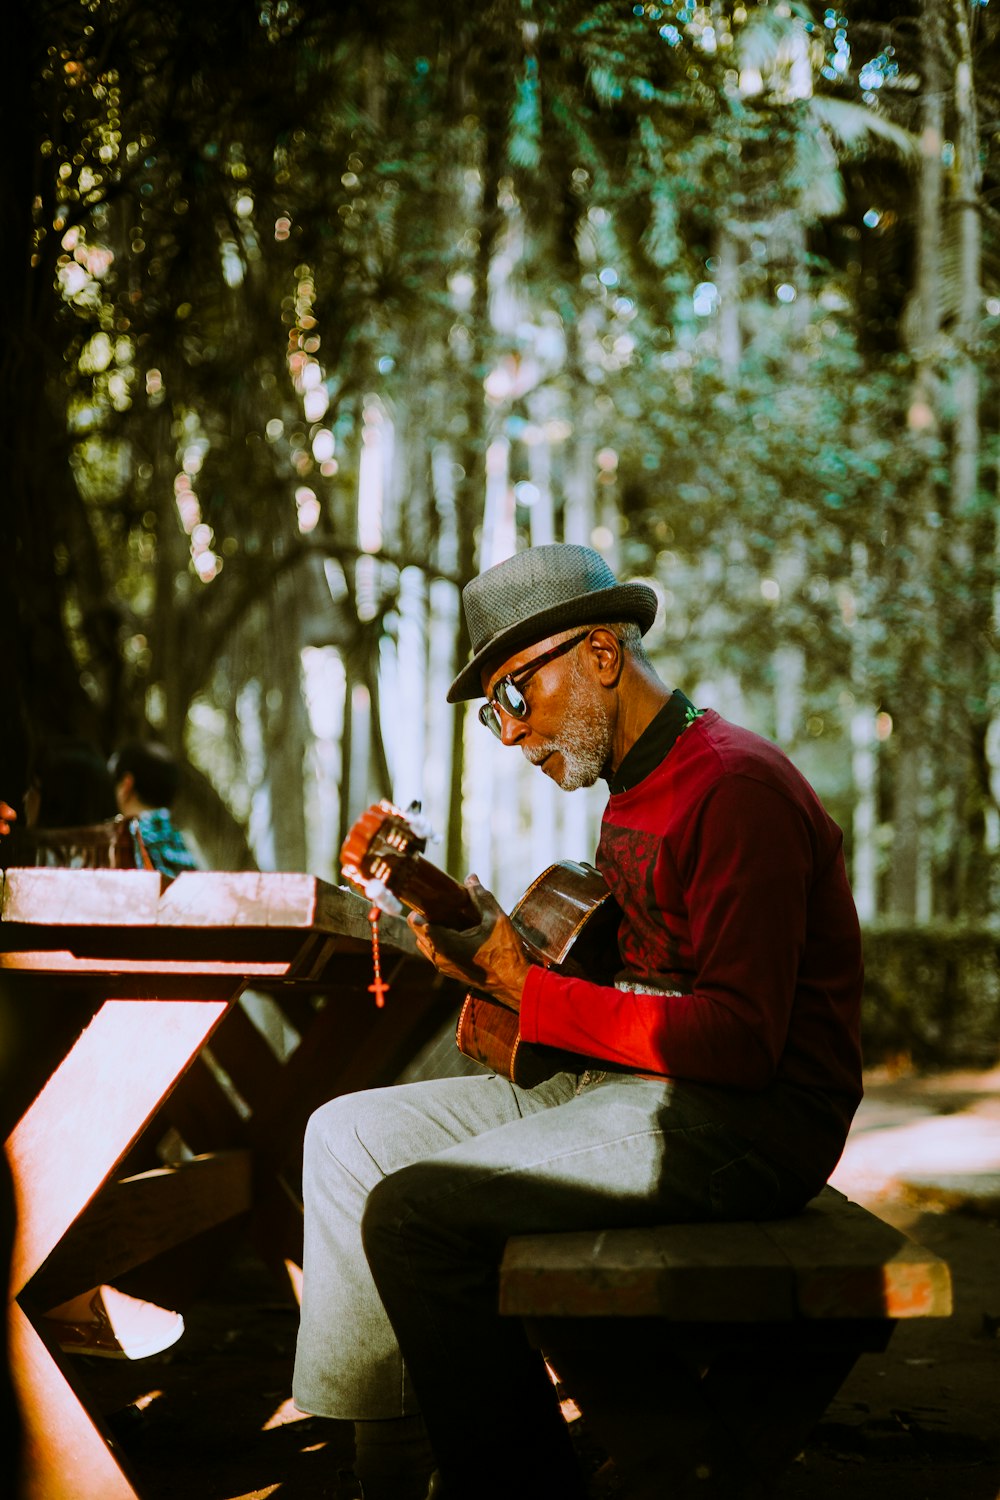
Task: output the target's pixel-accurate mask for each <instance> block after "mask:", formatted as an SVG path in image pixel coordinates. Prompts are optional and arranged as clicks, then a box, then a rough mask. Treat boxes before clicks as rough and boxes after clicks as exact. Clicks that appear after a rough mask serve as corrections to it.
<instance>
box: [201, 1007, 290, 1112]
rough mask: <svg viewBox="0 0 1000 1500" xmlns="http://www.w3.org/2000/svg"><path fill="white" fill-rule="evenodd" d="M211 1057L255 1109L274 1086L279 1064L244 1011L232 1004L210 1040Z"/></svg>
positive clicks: (277, 1077)
mask: <svg viewBox="0 0 1000 1500" xmlns="http://www.w3.org/2000/svg"><path fill="white" fill-rule="evenodd" d="M212 1056H213V1057H214V1058H215V1059H216V1061H217V1062H218V1063H219V1065H220V1066H221V1067H223V1068H224V1069H225V1070H226V1072H227V1073H228V1074H229V1076H230V1078H231V1079H232V1080H233V1083H234V1085H235V1086H236V1090H237V1092H238V1093H239V1094H240V1096H241V1098H243V1099H245V1100H246V1102H247V1103H248V1104H249V1105H250V1107H251V1109H254V1110H256V1109H257V1108H258V1107H259V1106H260V1105H261V1104H263V1103H264V1101H265V1100H266V1099H267V1098H268V1097H269V1096H270V1094H271V1093H272V1092H273V1090H274V1089H275V1088H276V1087H277V1084H278V1080H279V1078H280V1077H281V1067H282V1065H281V1063H280V1062H279V1061H278V1059H277V1058H276V1057H275V1055H274V1053H273V1052H272V1051H271V1048H270V1047H269V1046H268V1044H267V1042H266V1041H265V1039H264V1037H263V1036H262V1035H261V1033H260V1032H259V1031H258V1029H257V1027H256V1026H255V1025H254V1023H253V1022H252V1021H251V1019H250V1017H249V1016H248V1015H247V1013H246V1011H245V1010H243V1009H241V1007H240V1006H239V1005H234V1006H233V1008H232V1010H231V1011H230V1012H229V1014H228V1016H227V1017H226V1019H225V1020H224V1021H223V1022H222V1024H221V1025H220V1026H219V1027H218V1028H217V1029H216V1032H215V1035H214V1036H213V1037H212Z"/></svg>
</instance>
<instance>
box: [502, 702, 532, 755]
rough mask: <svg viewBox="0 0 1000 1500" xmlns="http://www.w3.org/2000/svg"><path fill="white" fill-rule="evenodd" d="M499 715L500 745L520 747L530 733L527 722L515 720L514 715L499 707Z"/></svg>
mask: <svg viewBox="0 0 1000 1500" xmlns="http://www.w3.org/2000/svg"><path fill="white" fill-rule="evenodd" d="M496 711H497V715H498V716H499V719H500V743H501V745H519V744H520V743H521V741H522V740H523V739H525V738H526V737H527V735H528V734H529V733H530V730H529V728H528V724H527V721H526V720H524V719H515V718H514V715H513V714H509V713H507V711H506V709H503V708H501V707H500V706H499V704H498V705H497V710H496Z"/></svg>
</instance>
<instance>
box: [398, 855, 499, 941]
mask: <svg viewBox="0 0 1000 1500" xmlns="http://www.w3.org/2000/svg"><path fill="white" fill-rule="evenodd" d="M387 858H388V859H389V860H390V861H391V863H392V865H393V871H392V877H391V879H390V880H389V881H388V882H387V884H388V885H389V886H390V887H391V889H392V890H393V891H394V892H395V894H396V895H397V896H398V897H399V898H400V900H401V901H405V902H406V904H407V906H410V907H412V908H413V910H414V911H417V912H419V913H420V915H421V916H422V917H426V918H427V920H428V922H435V923H437V924H438V926H440V927H450V928H451V929H452V930H453V931H454V932H462V931H464V930H465V929H466V928H467V927H475V926H476V924H477V923H478V921H479V913H478V911H477V910H476V907H475V903H474V902H473V900H472V897H471V896H470V895H469V893H468V891H467V890H466V888H465V886H464V885H459V883H458V881H457V880H452V878H451V876H450V875H446V874H445V872H444V870H439V869H438V867H437V865H434V864H431V862H430V860H429V859H424V857H423V855H422V854H409V855H407V856H406V858H405V859H399V860H398V862H397V861H396V860H395V859H393V857H392V856H391V855H390V856H387Z"/></svg>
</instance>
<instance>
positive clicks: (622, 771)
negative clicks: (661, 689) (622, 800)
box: [607, 688, 705, 796]
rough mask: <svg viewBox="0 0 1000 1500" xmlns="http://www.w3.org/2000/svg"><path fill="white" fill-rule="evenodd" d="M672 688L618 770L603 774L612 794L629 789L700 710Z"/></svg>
mask: <svg viewBox="0 0 1000 1500" xmlns="http://www.w3.org/2000/svg"><path fill="white" fill-rule="evenodd" d="M704 711H705V710H704V709H702V708H695V706H694V704H693V703H692V702H691V701H690V700H689V699H687V698H685V696H684V694H683V693H682V692H681V690H680V688H675V689H674V691H673V693H671V695H670V697H669V698H668V699H667V702H666V703H665V704H664V705H663V707H662V708H661V709H660V711H659V713H658V714H657V715H656V717H655V718H654V719H653V720H652V722H651V723H650V724H649V725H647V727H646V728H645V729H644V730H643V731H642V734H640V736H639V738H638V739H637V740H636V742H635V744H634V745H633V746H632V748H631V750H630V751H629V752H628V754H627V755H626V756H625V759H624V760H623V761H622V763H621V765H620V766H619V767H618V770H617V771H615V772H614V773H613V775H611V776H609V777H608V778H607V782H608V789H609V791H610V792H611V794H612V796H614V794H615V793H616V792H630V791H631V790H632V788H633V787H634V786H638V785H639V782H640V781H643V780H645V778H646V777H647V776H648V775H649V773H650V771H655V770H656V767H657V766H658V765H659V764H660V762H661V761H662V760H665V759H666V757H667V756H668V755H669V754H670V751H671V750H672V749H673V748H674V745H675V744H676V743H677V741H678V740H679V739H680V737H681V735H682V734H683V733H684V731H685V729H686V728H687V727H688V725H689V724H693V723H694V721H695V719H697V718H699V717H700V716H701V714H703V713H704Z"/></svg>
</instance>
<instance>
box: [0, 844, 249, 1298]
mask: <svg viewBox="0 0 1000 1500" xmlns="http://www.w3.org/2000/svg"><path fill="white" fill-rule="evenodd" d="M90 873H102V872H90ZM227 1004H228V1002H226V1001H220V1000H212V1001H198V1000H170V1001H162V1002H158V1001H155V1000H140V1001H129V1000H113V1001H109V1002H108V1003H107V1004H105V1005H103V1006H102V1007H101V1009H100V1010H99V1011H98V1012H97V1014H96V1015H95V1017H94V1019H93V1020H92V1021H91V1022H90V1025H89V1026H87V1028H86V1029H85V1030H84V1031H83V1032H82V1034H81V1036H80V1038H79V1040H78V1041H77V1043H76V1045H75V1047H74V1048H73V1050H72V1052H71V1053H70V1054H69V1055H68V1057H66V1058H64V1059H63V1061H62V1063H61V1064H60V1066H59V1067H58V1068H57V1069H56V1071H55V1072H54V1073H53V1075H52V1077H51V1078H50V1079H49V1080H48V1082H47V1083H46V1085H45V1087H44V1088H43V1089H42V1091H41V1093H40V1094H39V1095H38V1097H37V1098H36V1099H35V1100H34V1101H33V1103H32V1104H31V1106H30V1107H29V1109H28V1110H27V1111H26V1113H25V1114H24V1115H23V1116H22V1118H21V1120H20V1121H19V1122H18V1124H17V1125H16V1126H15V1128H14V1130H13V1131H12V1132H11V1134H10V1136H9V1137H8V1140H7V1146H6V1151H7V1158H8V1161H9V1163H10V1168H11V1172H12V1175H13V1178H14V1186H15V1194H16V1198H17V1214H18V1219H17V1240H16V1244H15V1247H14V1256H13V1264H12V1267H11V1286H12V1290H13V1292H15V1293H16V1292H19V1291H20V1290H21V1288H22V1287H23V1286H24V1284H25V1282H26V1281H28V1280H29V1278H30V1277H31V1276H33V1275H34V1273H35V1271H36V1270H37V1269H38V1267H39V1266H40V1265H41V1263H42V1262H43V1261H44V1260H45V1259H46V1258H47V1256H48V1255H49V1254H50V1253H51V1252H52V1250H53V1249H54V1248H55V1246H56V1245H57V1244H58V1243H59V1240H60V1239H61V1238H62V1236H63V1235H64V1234H65V1232H66V1230H67V1229H68V1227H69V1225H70V1224H71V1223H72V1222H73V1220H74V1219H75V1218H76V1217H77V1215H78V1214H79V1213H80V1212H81V1210H82V1209H83V1208H85V1207H86V1205H87V1204H88V1203H89V1202H90V1200H91V1198H92V1197H93V1196H94V1194H95V1193H96V1192H97V1190H98V1188H100V1187H101V1186H102V1184H103V1183H104V1182H105V1181H106V1180H107V1178H108V1177H109V1176H110V1175H111V1173H112V1172H113V1171H114V1168H115V1166H116V1165H117V1163H118V1162H119V1161H120V1160H121V1158H122V1156H123V1155H124V1154H125V1152H126V1151H127V1150H128V1148H129V1146H130V1145H131V1143H132V1141H133V1140H134V1139H135V1138H136V1136H137V1135H138V1134H139V1132H140V1130H141V1129H142V1128H143V1126H144V1125H145V1123H146V1122H147V1121H148V1120H149V1119H150V1118H151V1116H152V1115H153V1113H154V1111H155V1110H156V1107H157V1105H158V1104H159V1103H160V1101H161V1099H163V1097H164V1096H165V1095H166V1094H167V1093H168V1092H169V1090H170V1088H171V1086H172V1085H173V1083H174V1080H175V1079H176V1078H177V1077H178V1075H179V1074H180V1073H181V1072H182V1071H183V1069H184V1068H185V1066H186V1065H187V1063H188V1062H189V1061H190V1060H191V1058H192V1057H193V1056H194V1055H195V1053H196V1052H197V1051H198V1049H199V1048H200V1047H201V1046H202V1044H203V1043H204V1042H205V1041H206V1040H207V1038H208V1036H209V1035H210V1034H211V1032H212V1029H213V1028H214V1026H215V1025H216V1023H217V1022H218V1020H219V1019H220V1018H221V1016H222V1015H223V1014H224V1013H225V1011H226V1008H227ZM151 1039H153V1042H154V1044H153V1045H150V1041H151Z"/></svg>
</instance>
